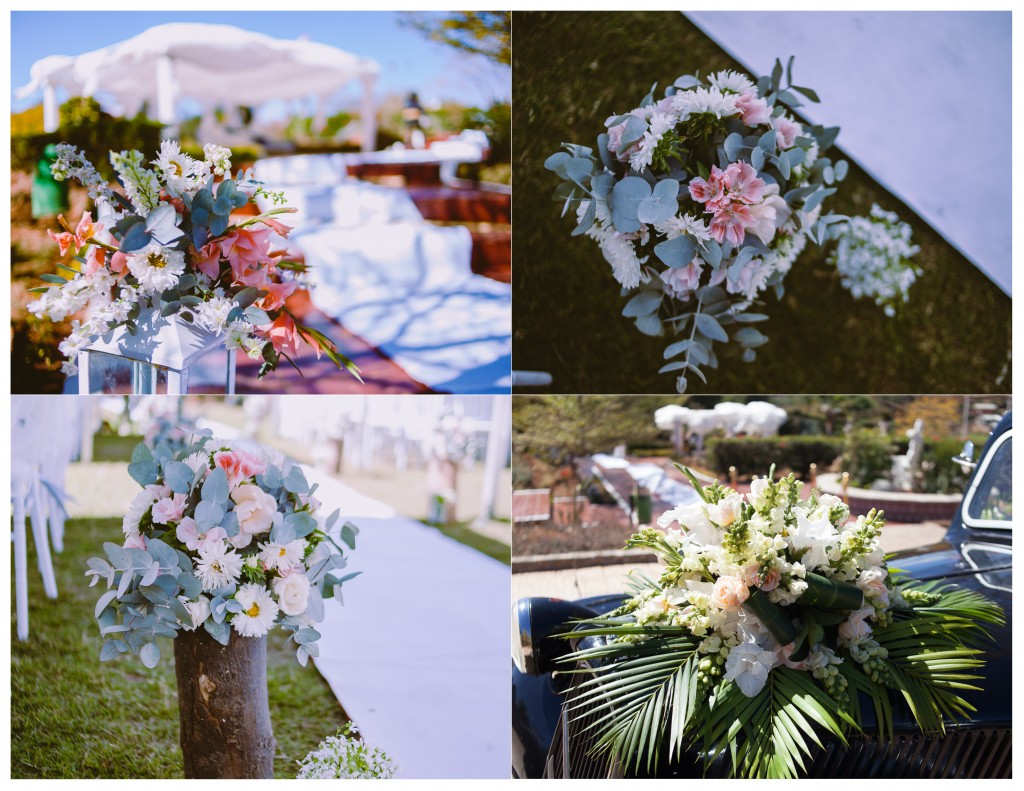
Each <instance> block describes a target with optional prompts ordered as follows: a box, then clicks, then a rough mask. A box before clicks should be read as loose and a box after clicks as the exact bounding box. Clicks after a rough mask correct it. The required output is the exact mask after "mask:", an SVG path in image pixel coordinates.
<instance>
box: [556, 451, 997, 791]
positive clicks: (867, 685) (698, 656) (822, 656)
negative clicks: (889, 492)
mask: <svg viewBox="0 0 1024 791" xmlns="http://www.w3.org/2000/svg"><path fill="white" fill-rule="evenodd" d="M684 472H685V473H686V474H687V475H688V476H689V477H690V479H691V481H692V482H693V484H694V486H695V487H696V489H697V491H698V492H699V493H700V495H701V501H700V502H698V503H695V504H692V505H687V506H682V507H680V508H677V509H675V510H673V511H669V512H668V513H666V514H664V515H663V516H662V517H661V519H659V520H658V521H659V525H660V526H662V527H663V528H665V530H664V532H662V531H659V530H656V529H653V528H647V529H644V530H642V531H641V532H639V533H638V534H636V535H634V536H633V537H632V538H631V539H630V540H629V542H628V546H630V547H643V548H645V549H648V550H651V551H653V552H654V553H656V554H657V556H658V558H659V559H660V561H661V563H662V564H663V565H664V570H663V572H662V574H661V577H660V579H658V580H656V581H655V580H651V579H647V578H634V579H632V587H633V589H634V595H633V597H632V598H630V599H629V600H628V601H627V602H626V603H625V604H624V605H623V606H622V607H620V608H619V609H618V610H615V611H613V612H612V613H609V614H608V615H607V616H604V617H601V618H595V619H593V620H592V621H587V622H585V623H583V624H581V625H580V626H579V628H577V629H576V630H574V631H573V632H571V633H570V634H568V635H563V636H564V637H571V638H573V639H579V638H583V637H586V636H606V637H607V639H606V640H604V641H602V642H601V643H599V644H598V645H597V646H595V647H587V648H582V649H580V650H577V651H576V652H574V653H571V654H569V655H567V656H565V657H563V659H562V661H563V662H565V663H567V664H573V665H575V664H576V663H581V664H580V666H579V667H577V668H575V669H573V670H569V671H567V672H570V673H577V674H584V675H589V676H590V678H588V679H587V680H585V681H584V682H583V683H581V684H580V685H579V686H578V687H577V688H576V689H577V694H576V697H575V699H574V702H573V703H572V704H570V705H571V707H572V710H571V711H570V713H569V715H570V717H578V716H582V714H581V712H586V714H587V716H590V717H591V718H595V719H593V720H592V721H594V722H595V723H596V724H595V725H594V726H593V727H596V728H598V729H599V730H598V733H599V738H598V740H597V742H596V744H597V749H599V750H602V751H604V752H606V753H607V754H608V755H609V757H610V758H611V759H612V760H613V761H617V762H619V763H620V764H621V765H622V767H623V768H624V769H625V770H626V771H639V770H640V769H642V768H643V767H645V766H646V767H647V768H648V769H649V768H650V767H651V766H653V765H654V764H655V763H657V761H658V760H659V756H660V754H661V752H662V750H663V748H664V746H665V745H667V747H668V759H669V760H672V758H673V756H679V755H681V754H682V752H683V751H684V750H687V749H691V748H692V749H694V750H696V751H697V752H698V753H699V754H701V755H702V756H703V759H704V760H705V761H706V762H707V763H710V762H711V761H712V760H713V759H715V758H716V757H718V756H728V760H731V762H732V765H731V768H732V773H733V774H734V775H735V776H740V777H784V778H788V777H796V776H797V775H799V773H800V771H801V769H803V768H804V759H805V757H806V758H809V757H810V756H811V746H812V745H815V744H819V743H820V742H819V733H820V732H825V733H827V734H829V735H832V736H833V737H834V738H836V739H838V740H840V741H841V742H843V743H845V741H846V739H845V735H846V734H847V733H848V732H850V731H855V730H858V729H859V728H860V727H861V723H862V717H861V710H860V705H861V700H860V696H861V695H863V696H864V697H865V698H866V699H867V700H869V701H870V702H871V705H872V706H873V708H874V714H875V719H876V722H877V725H878V729H879V732H880V733H881V734H888V735H890V736H891V734H892V729H893V699H894V698H903V699H904V700H905V701H906V703H907V704H908V707H909V709H910V711H911V712H912V714H913V716H914V718H915V720H916V722H917V725H918V726H919V727H920V728H921V730H922V731H926V732H942V731H943V730H944V728H945V720H944V718H945V717H952V718H961V717H966V716H967V715H968V714H969V712H970V711H971V710H972V707H971V705H970V704H969V703H968V702H967V701H966V700H964V698H963V697H961V690H971V689H978V688H977V687H976V686H973V685H972V683H971V682H973V681H976V680H979V679H980V678H981V676H980V675H975V674H974V673H973V672H972V671H977V670H978V669H979V668H981V667H982V666H983V665H984V659H983V656H982V652H981V651H980V650H979V649H978V648H977V644H978V643H980V642H981V640H982V639H983V638H984V637H985V635H986V633H985V625H986V624H1002V623H1003V622H1004V615H1003V612H1002V610H1001V609H1000V608H999V607H998V606H997V605H995V604H993V603H992V602H990V601H989V600H987V599H985V598H984V597H982V596H980V595H978V594H976V593H974V592H972V591H967V590H963V589H960V588H957V587H956V586H954V585H946V584H941V583H938V582H928V583H916V582H913V581H910V580H906V579H900V578H898V577H896V576H895V572H894V570H890V569H889V568H888V567H887V565H886V562H885V560H884V557H883V554H882V550H881V549H880V547H879V543H878V538H879V534H880V532H881V529H882V525H883V524H884V519H883V517H882V513H881V512H876V511H871V512H870V513H869V514H868V515H867V516H860V517H858V518H857V519H856V520H850V512H849V509H848V508H847V506H845V505H844V504H843V502H842V501H841V500H840V499H839V498H837V497H834V496H832V495H828V494H817V493H812V494H811V496H810V497H809V498H808V499H806V500H802V499H800V493H801V489H802V484H801V483H800V482H799V481H797V480H796V479H795V478H794V477H793V476H792V475H790V476H788V477H786V478H782V479H781V480H774V479H773V477H772V475H771V473H769V476H768V477H766V478H755V479H754V480H753V481H752V483H751V485H750V492H749V493H748V494H745V495H742V494H738V493H737V492H735V491H734V490H732V489H729V488H726V487H722V486H719V485H718V483H717V482H716V483H714V484H711V485H710V486H704V487H701V486H700V484H699V483H698V482H697V480H696V479H695V478H694V477H693V475H692V474H691V473H690V472H689V471H688V470H684ZM673 524H677V525H678V526H676V527H672V525H673Z"/></svg>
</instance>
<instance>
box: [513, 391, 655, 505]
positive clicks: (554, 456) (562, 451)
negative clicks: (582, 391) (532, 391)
mask: <svg viewBox="0 0 1024 791" xmlns="http://www.w3.org/2000/svg"><path fill="white" fill-rule="evenodd" d="M654 400H655V401H657V400H658V399H654ZM661 400H664V399H661ZM650 401H652V399H650V398H647V397H615V396H578V395H569V396H564V395H563V396H556V395H551V396H530V397H526V396H524V397H522V398H516V399H515V401H514V403H513V406H512V447H513V449H514V450H515V451H516V453H522V454H530V455H532V456H534V457H536V458H540V459H544V460H547V461H550V462H551V463H553V464H562V465H566V466H567V467H568V470H569V482H570V483H571V484H572V490H573V491H574V492H578V491H579V487H580V483H581V481H580V477H579V474H578V473H577V471H576V463H577V462H578V461H579V460H580V459H581V458H583V457H584V456H588V455H590V454H592V453H600V452H611V451H612V450H613V449H614V447H615V446H616V445H619V444H629V443H635V442H647V441H650V440H651V439H653V438H654V437H655V436H657V428H656V427H655V425H654V412H653V409H651V408H650V403H648V402H650ZM578 517H579V514H578V513H577V512H576V502H575V499H574V500H573V521H574V522H577V521H578Z"/></svg>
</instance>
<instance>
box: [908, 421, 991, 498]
mask: <svg viewBox="0 0 1024 791" xmlns="http://www.w3.org/2000/svg"><path fill="white" fill-rule="evenodd" d="M970 439H971V440H972V441H973V442H974V447H975V448H976V449H977V450H976V451H975V452H976V453H980V452H981V449H982V448H983V447H984V446H985V439H986V437H985V435H983V434H975V435H973V436H971V437H970ZM963 447H964V441H963V440H962V439H960V438H959V437H946V438H944V439H938V440H931V441H925V443H924V458H923V460H922V461H923V463H922V467H923V469H924V490H925V491H926V492H928V493H929V494H958V493H962V492H964V491H965V490H966V488H967V479H968V478H970V475H971V474H970V472H969V471H968V472H964V471H963V470H962V469H961V468H960V465H959V464H954V463H953V461H952V459H953V457H954V456H959V455H960V451H961V450H962V449H963Z"/></svg>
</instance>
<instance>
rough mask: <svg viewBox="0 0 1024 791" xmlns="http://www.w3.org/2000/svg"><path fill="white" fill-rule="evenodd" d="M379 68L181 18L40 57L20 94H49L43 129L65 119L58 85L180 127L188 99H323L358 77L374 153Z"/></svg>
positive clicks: (313, 46) (207, 103)
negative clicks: (92, 46) (74, 51)
mask: <svg viewBox="0 0 1024 791" xmlns="http://www.w3.org/2000/svg"><path fill="white" fill-rule="evenodd" d="M379 71H380V66H379V64H377V63H376V62H375V61H372V60H370V59H368V58H363V57H360V56H358V55H353V54H351V53H349V52H344V51H342V50H340V49H337V48H336V47H332V46H329V45H327V44H321V43H318V42H315V41H301V40H285V39H276V38H272V37H271V36H267V35H264V34H262V33H253V32H251V31H248V30H242V29H241V28H237V27H233V26H231V25H209V24H199V23H184V22H175V23H170V24H166V25H155V26H153V27H151V28H148V29H147V30H145V31H143V32H142V33H140V34H139V35H137V36H133V37H132V38H129V39H126V40H125V41H122V42H120V43H119V44H113V45H111V46H109V47H103V48H101V49H97V50H93V51H92V52H86V53H83V54H82V55H78V56H75V57H70V56H66V55H54V56H50V57H47V58H43V59H41V60H38V61H36V62H35V63H34V64H33V65H32V70H31V77H32V79H31V80H30V81H29V82H28V84H27V85H24V86H23V87H21V88H20V89H18V91H17V96H18V97H19V98H25V97H27V96H30V95H32V94H33V93H35V92H36V91H42V95H43V120H44V127H45V129H46V131H47V132H52V131H55V130H56V129H57V126H58V124H59V120H60V119H59V111H58V106H57V92H56V89H57V88H64V89H65V90H66V91H67V92H68V93H70V94H71V95H73V96H93V95H95V94H96V93H99V92H103V93H105V94H109V95H111V96H113V97H114V98H115V99H116V100H117V101H118V102H119V104H121V105H122V106H123V108H124V109H125V110H126V111H127V112H131V111H133V110H137V109H139V108H141V107H142V105H143V103H144V102H148V103H149V106H150V107H152V108H154V109H155V111H156V117H157V119H158V120H159V121H161V122H162V123H164V124H173V123H175V122H176V121H177V120H179V119H178V117H177V111H178V103H179V101H180V100H181V99H183V98H189V99H192V100H194V101H196V102H198V103H199V104H200V105H202V106H204V107H208V108H211V109H212V107H214V106H216V105H217V104H223V103H225V102H228V101H230V103H231V104H233V105H241V106H253V107H256V106H259V105H261V104H263V103H265V102H268V101H271V100H275V99H282V100H291V99H305V98H309V97H314V96H315V97H318V98H319V100H320V101H321V103H322V100H323V99H325V98H326V97H328V96H330V95H331V94H332V93H334V92H335V91H337V90H338V89H340V88H342V87H343V86H345V85H347V84H349V83H350V82H352V81H353V80H358V81H359V82H361V83H362V87H363V101H362V107H361V122H362V147H363V150H364V151H372V150H373V149H374V148H375V141H376V137H377V129H376V117H375V103H374V89H375V86H376V81H377V75H378V73H379Z"/></svg>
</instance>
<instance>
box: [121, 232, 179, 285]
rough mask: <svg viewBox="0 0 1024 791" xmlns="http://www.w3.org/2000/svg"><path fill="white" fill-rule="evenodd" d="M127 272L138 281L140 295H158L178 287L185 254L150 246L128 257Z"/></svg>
mask: <svg viewBox="0 0 1024 791" xmlns="http://www.w3.org/2000/svg"><path fill="white" fill-rule="evenodd" d="M128 271H129V272H131V273H132V275H133V276H134V277H135V279H136V280H138V281H139V293H140V294H159V293H160V292H161V291H166V290H167V289H169V288H174V287H175V286H176V285H178V280H179V279H180V278H181V276H182V274H184V272H185V254H184V253H183V252H181V251H180V250H172V249H171V248H169V247H160V246H159V245H155V244H151V245H149V246H148V247H146V248H144V249H143V250H142V251H141V252H139V253H133V254H132V255H129V256H128Z"/></svg>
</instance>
